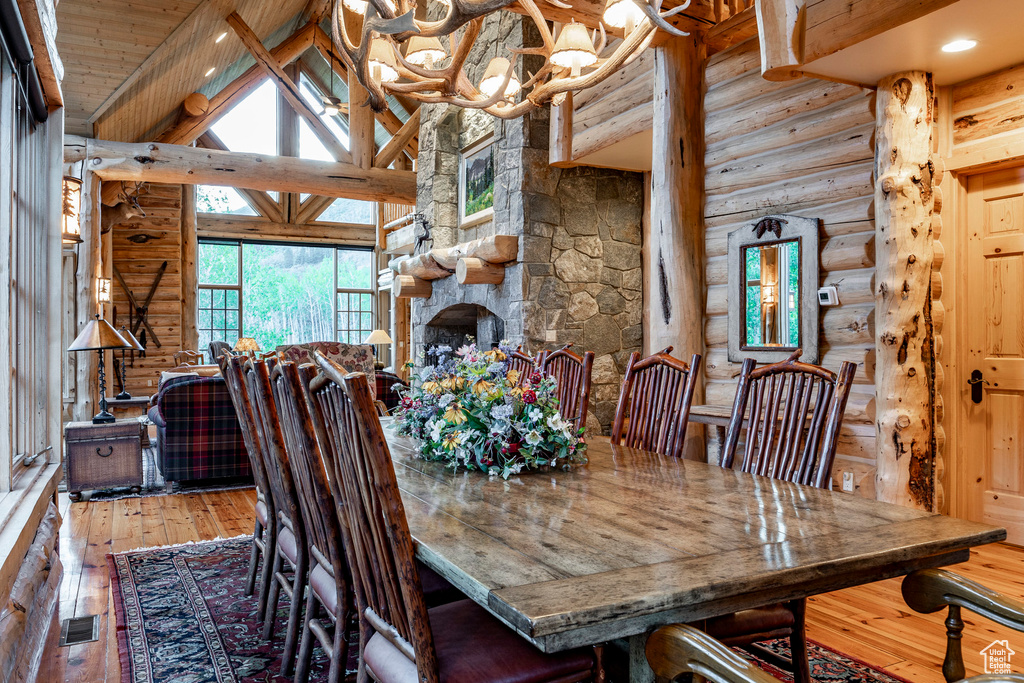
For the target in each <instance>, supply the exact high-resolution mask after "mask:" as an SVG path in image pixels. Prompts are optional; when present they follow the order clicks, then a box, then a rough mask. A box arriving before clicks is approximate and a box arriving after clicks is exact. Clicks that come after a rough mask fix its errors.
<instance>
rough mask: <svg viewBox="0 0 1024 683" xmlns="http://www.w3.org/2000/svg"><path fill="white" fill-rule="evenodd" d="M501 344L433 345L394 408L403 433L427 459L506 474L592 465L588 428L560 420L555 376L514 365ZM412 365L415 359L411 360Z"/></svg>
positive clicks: (454, 465) (399, 427) (503, 475)
mask: <svg viewBox="0 0 1024 683" xmlns="http://www.w3.org/2000/svg"><path fill="white" fill-rule="evenodd" d="M509 352H510V350H509V348H508V347H507V346H505V345H504V343H502V344H501V345H499V346H498V347H497V348H494V349H491V350H489V351H480V350H478V349H477V348H476V345H474V344H470V345H467V346H463V347H462V348H460V349H459V350H458V351H456V352H455V353H454V354H453V353H452V348H451V347H450V346H436V347H433V348H431V349H430V350H429V351H427V353H426V354H425V356H423V357H421V360H423V361H424V365H423V367H422V368H421V369H420V371H419V372H417V373H414V375H413V378H412V383H411V386H410V387H409V389H407V390H406V391H405V395H404V396H403V397H402V402H401V404H400V405H399V406H398V407H397V408H396V410H395V424H396V426H397V429H398V433H399V434H402V435H406V436H411V437H413V438H415V439H417V440H419V442H420V456H421V457H422V458H423V459H424V460H438V461H442V462H445V463H447V464H448V465H449V466H450V467H452V468H453V469H456V470H457V469H458V468H459V467H465V468H467V469H470V470H480V471H482V472H487V473H489V474H500V475H501V476H502V477H505V478H508V476H509V475H511V474H519V473H520V472H522V471H529V470H541V469H548V468H551V467H556V466H562V467H568V466H570V465H571V464H573V463H582V462H586V456H585V451H586V443H584V441H583V438H582V434H583V428H582V427H580V426H577V425H574V424H573V423H572V422H570V421H566V420H564V419H562V416H561V414H559V412H558V399H557V398H555V380H554V379H553V378H551V377H543V376H541V374H540V373H539V372H534V373H532V374H531V375H530V376H528V377H520V376H519V372H518V371H517V370H513V369H510V368H509V361H508V354H509ZM410 365H411V364H410Z"/></svg>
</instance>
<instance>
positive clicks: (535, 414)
mask: <svg viewBox="0 0 1024 683" xmlns="http://www.w3.org/2000/svg"><path fill="white" fill-rule="evenodd" d="M529 416H530V419H531V420H533V421H534V422H540V421H541V420H543V419H544V413H543V411H541V409H540V408H530V412H529Z"/></svg>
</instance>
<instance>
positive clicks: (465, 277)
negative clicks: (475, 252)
mask: <svg viewBox="0 0 1024 683" xmlns="http://www.w3.org/2000/svg"><path fill="white" fill-rule="evenodd" d="M455 277H456V279H458V281H459V284H460V285H500V284H501V283H502V282H504V281H505V266H496V265H494V264H493V263H488V262H487V261H484V260H483V259H478V258H460V259H459V261H458V263H456V264H455Z"/></svg>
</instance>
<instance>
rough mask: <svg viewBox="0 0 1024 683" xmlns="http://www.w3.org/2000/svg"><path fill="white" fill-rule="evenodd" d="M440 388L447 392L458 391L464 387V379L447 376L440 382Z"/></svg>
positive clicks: (456, 376)
mask: <svg viewBox="0 0 1024 683" xmlns="http://www.w3.org/2000/svg"><path fill="white" fill-rule="evenodd" d="M441 386H442V387H444V388H445V389H447V390H448V391H458V390H460V389H462V388H463V387H465V386H466V378H465V377H459V376H458V375H449V376H448V377H445V378H444V379H443V380H441Z"/></svg>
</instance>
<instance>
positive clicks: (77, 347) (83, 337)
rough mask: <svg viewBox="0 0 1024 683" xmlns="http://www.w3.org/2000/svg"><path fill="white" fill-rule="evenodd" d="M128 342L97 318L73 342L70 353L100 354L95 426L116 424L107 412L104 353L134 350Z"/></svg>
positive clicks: (69, 348) (106, 323)
mask: <svg viewBox="0 0 1024 683" xmlns="http://www.w3.org/2000/svg"><path fill="white" fill-rule="evenodd" d="M132 348H134V347H133V346H131V345H130V344H129V343H128V342H126V341H125V340H124V339H122V338H121V335H119V334H118V333H117V331H116V330H115V329H114V328H113V327H111V326H110V323H108V322H107V321H106V320H103V319H102V318H100V316H99V315H97V316H96V319H95V320H90V321H89V322H88V323H87V324H86V326H85V327H84V328H82V331H81V332H79V334H78V336H77V337H75V341H73V342H71V346H69V347H68V351H97V352H98V353H99V354H100V365H99V379H100V412H98V413H96V416H95V417H93V418H92V422H93V424H103V423H105V422H114V420H115V418H114V416H113V415H111V414H110V413H109V412H108V411H107V398H106V394H107V376H106V372H105V368H104V367H103V352H104V351H105V350H106V349H132Z"/></svg>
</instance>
